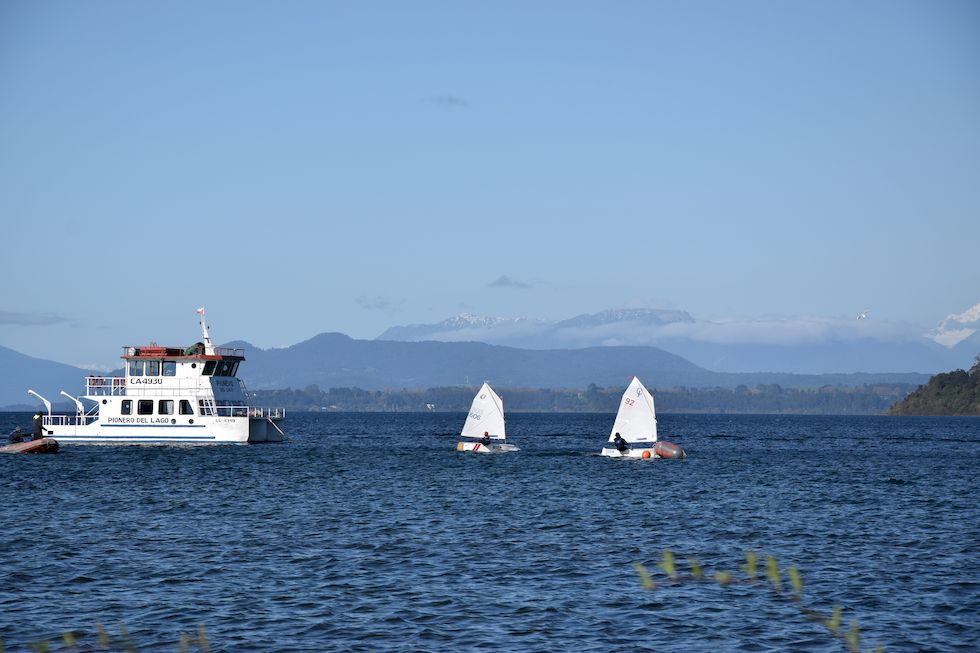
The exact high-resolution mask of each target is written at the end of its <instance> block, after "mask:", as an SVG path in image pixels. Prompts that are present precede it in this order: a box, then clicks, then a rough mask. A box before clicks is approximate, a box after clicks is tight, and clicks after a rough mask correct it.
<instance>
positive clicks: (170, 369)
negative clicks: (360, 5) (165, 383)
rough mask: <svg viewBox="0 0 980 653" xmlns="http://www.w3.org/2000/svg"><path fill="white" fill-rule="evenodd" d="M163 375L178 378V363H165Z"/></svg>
mask: <svg viewBox="0 0 980 653" xmlns="http://www.w3.org/2000/svg"><path fill="white" fill-rule="evenodd" d="M163 375H164V376H177V361H163Z"/></svg>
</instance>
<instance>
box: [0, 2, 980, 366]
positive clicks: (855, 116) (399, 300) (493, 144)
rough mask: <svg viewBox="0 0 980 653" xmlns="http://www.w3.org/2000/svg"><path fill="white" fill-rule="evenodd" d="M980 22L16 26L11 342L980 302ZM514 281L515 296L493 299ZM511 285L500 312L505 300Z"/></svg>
mask: <svg viewBox="0 0 980 653" xmlns="http://www.w3.org/2000/svg"><path fill="white" fill-rule="evenodd" d="M978 209H980V4H977V3H975V2H952V1H949V2H894V1H888V2H861V3H854V2H810V3H803V2H776V1H772V2H739V3H732V2H670V3H667V2H604V3H600V2H589V3H585V2H579V3H577V2H534V3H526V2H515V3H507V2H493V3H490V2H487V3H475V2H445V3H428V2H416V3H395V2H375V3H331V2H299V1H295V2H286V3H249V2H227V3H220V2H211V3H196V2H186V3H185V2H172V3H132V2H98V3H77V2H48V3H38V2H17V1H9V0H8V1H7V2H4V3H3V4H0V220H2V225H3V234H4V242H5V243H6V244H7V252H6V254H7V258H8V261H9V262H10V266H8V271H7V273H5V274H4V281H3V283H2V287H0V344H2V345H4V346H8V347H12V348H14V349H17V350H19V351H22V352H24V353H28V354H31V355H35V356H41V357H44V358H52V359H55V360H62V361H65V362H70V363H74V364H82V363H92V362H101V363H111V362H112V360H113V357H115V356H116V355H117V353H118V349H117V346H121V345H122V344H125V343H134V342H144V341H149V340H157V341H160V342H178V343H179V342H184V341H189V340H191V339H193V338H194V337H195V324H194V319H195V316H194V309H195V308H196V307H197V306H200V305H205V306H206V307H207V309H208V314H209V316H210V317H211V320H210V321H211V322H212V327H213V332H214V336H215V338H216V339H217V340H229V339H232V338H244V339H248V340H250V341H252V342H254V343H255V344H257V345H259V346H264V347H268V346H283V345H289V344H293V343H295V342H298V341H300V340H303V339H306V338H308V337H311V336H312V335H315V334H316V333H319V332H322V331H342V332H345V333H348V334H350V335H352V336H355V337H374V336H376V335H378V334H379V333H381V332H382V331H383V330H384V329H385V328H387V327H388V326H391V325H393V324H403V323H410V322H434V321H439V320H442V319H444V318H446V317H448V316H450V315H453V314H456V313H460V312H470V313H478V314H495V315H504V316H519V315H528V316H533V317H538V318H547V319H557V318H564V317H570V316H573V315H576V314H579V313H586V312H594V311H598V310H601V309H605V308H615V307H623V306H648V307H663V308H677V309H683V310H686V311H689V312H690V313H692V314H693V315H695V316H697V317H700V318H709V317H726V318H740V317H741V318H746V317H752V316H758V315H780V316H793V315H811V316H812V315H819V316H840V315H846V316H850V315H853V314H856V313H857V312H859V311H861V310H865V309H870V310H871V311H872V313H873V315H874V316H876V317H880V318H881V319H886V320H892V321H898V322H906V323H912V324H916V325H922V326H923V327H924V328H926V327H931V326H935V324H936V323H937V322H938V321H939V320H941V319H943V318H944V317H945V316H946V315H948V314H950V313H956V312H960V311H963V310H964V309H966V308H968V307H969V306H971V305H974V304H976V303H977V302H980V263H978V260H980V256H978V250H977V244H978V243H980V211H978ZM502 278H503V281H501V279H502ZM494 282H497V283H494Z"/></svg>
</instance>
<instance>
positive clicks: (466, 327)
mask: <svg viewBox="0 0 980 653" xmlns="http://www.w3.org/2000/svg"><path fill="white" fill-rule="evenodd" d="M547 326H548V323H547V322H545V321H543V320H535V319H532V318H527V317H492V316H483V315H471V314H470V313H462V314H460V315H457V316H455V317H451V318H449V319H446V320H443V321H442V322H438V323H436V324H408V325H405V326H394V327H391V328H390V329H388V330H387V331H385V332H384V333H382V334H381V335H380V336H378V337H377V338H376V340H399V341H403V342H421V341H424V340H439V341H443V342H460V341H474V342H484V341H485V339H486V334H488V333H494V334H495V336H496V337H495V338H492V339H494V340H500V339H504V340H506V339H508V337H522V336H525V335H529V334H534V333H537V332H538V331H541V330H543V329H545V328H547Z"/></svg>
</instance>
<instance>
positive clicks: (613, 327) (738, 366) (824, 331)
mask: <svg viewBox="0 0 980 653" xmlns="http://www.w3.org/2000/svg"><path fill="white" fill-rule="evenodd" d="M378 340H399V341H409V342H420V341H425V340H436V341H443V342H460V341H474V342H484V343H490V344H498V345H507V346H511V347H521V348H528V349H555V348H570V349H576V348H585V347H601V346H624V345H628V346H655V347H659V348H661V349H663V350H665V351H668V352H670V353H673V354H677V355H679V356H682V357H684V358H686V359H688V360H690V361H691V362H693V363H695V364H697V365H699V366H701V367H704V368H707V369H710V370H713V371H716V372H733V373H735V372H783V373H797V374H830V373H858V372H868V373H900V372H918V373H923V374H933V373H936V372H940V371H944V370H948V369H954V368H968V367H969V366H970V365H971V364H972V362H973V357H974V356H975V355H976V354H977V353H978V352H980V304H978V305H977V306H974V307H972V308H971V309H968V310H967V311H965V312H963V313H961V314H958V315H950V316H948V317H947V318H946V319H944V320H943V321H942V322H940V323H939V325H938V326H937V327H936V328H935V329H934V330H933V331H931V332H930V333H928V334H923V333H921V330H920V329H918V328H917V327H915V326H913V325H908V324H903V323H897V322H889V321H884V320H878V319H877V318H875V317H874V315H873V314H869V313H862V314H860V315H859V316H855V317H848V318H825V317H799V318H758V319H750V320H745V319H743V320H737V319H726V320H710V321H709V320H696V319H695V318H694V317H692V316H691V315H690V314H689V313H686V312H684V311H678V310H662V309H621V310H606V311H601V312H599V313H594V314H586V315H579V316H577V317H574V318H571V319H567V320H561V321H558V322H547V321H544V320H537V319H533V318H526V317H522V318H500V317H481V316H474V315H466V314H464V315H459V316H456V317H453V318H449V319H448V320H444V321H442V322H439V323H435V324H412V325H406V326H396V327H392V328H390V329H388V330H386V331H385V332H384V333H382V334H381V335H380V336H378Z"/></svg>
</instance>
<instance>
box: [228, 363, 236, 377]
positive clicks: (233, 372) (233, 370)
mask: <svg viewBox="0 0 980 653" xmlns="http://www.w3.org/2000/svg"><path fill="white" fill-rule="evenodd" d="M236 374H238V361H235V362H234V363H232V364H231V371H229V372H228V376H235V375H236Z"/></svg>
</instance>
